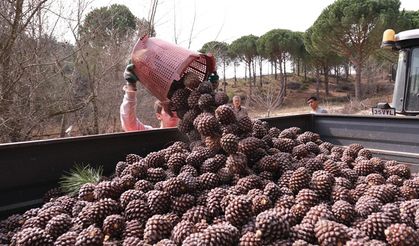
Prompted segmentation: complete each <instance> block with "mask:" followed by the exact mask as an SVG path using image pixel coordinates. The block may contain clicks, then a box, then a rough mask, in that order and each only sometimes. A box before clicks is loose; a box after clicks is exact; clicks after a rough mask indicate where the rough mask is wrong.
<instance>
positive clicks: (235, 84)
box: [233, 62, 237, 87]
mask: <svg viewBox="0 0 419 246" xmlns="http://www.w3.org/2000/svg"><path fill="white" fill-rule="evenodd" d="M236 65H237V64H236V62H233V67H234V87H237V67H236Z"/></svg>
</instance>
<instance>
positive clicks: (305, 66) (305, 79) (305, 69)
mask: <svg viewBox="0 0 419 246" xmlns="http://www.w3.org/2000/svg"><path fill="white" fill-rule="evenodd" d="M304 81H307V65H306V64H304Z"/></svg>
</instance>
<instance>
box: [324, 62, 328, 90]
mask: <svg viewBox="0 0 419 246" xmlns="http://www.w3.org/2000/svg"><path fill="white" fill-rule="evenodd" d="M324 90H325V92H326V96H329V67H327V66H325V67H324Z"/></svg>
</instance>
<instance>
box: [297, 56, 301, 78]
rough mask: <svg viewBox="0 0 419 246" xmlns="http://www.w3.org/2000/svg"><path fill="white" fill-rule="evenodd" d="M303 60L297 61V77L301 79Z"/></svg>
mask: <svg viewBox="0 0 419 246" xmlns="http://www.w3.org/2000/svg"><path fill="white" fill-rule="evenodd" d="M300 63H301V59H300V58H299V57H298V59H297V76H298V77H300V69H301V64H300Z"/></svg>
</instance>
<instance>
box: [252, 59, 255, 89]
mask: <svg viewBox="0 0 419 246" xmlns="http://www.w3.org/2000/svg"><path fill="white" fill-rule="evenodd" d="M255 60H256V59H253V62H252V65H253V84H254V85H255V86H256V61H255Z"/></svg>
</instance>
